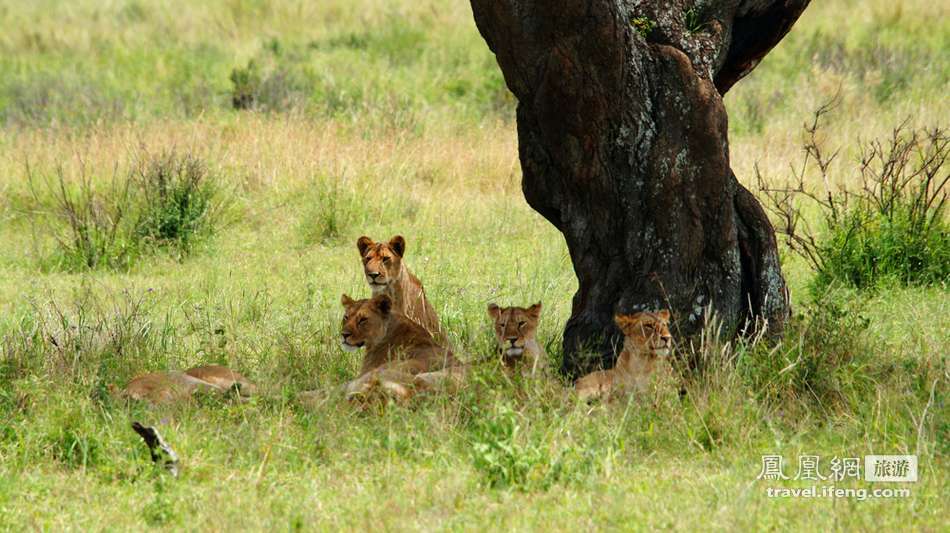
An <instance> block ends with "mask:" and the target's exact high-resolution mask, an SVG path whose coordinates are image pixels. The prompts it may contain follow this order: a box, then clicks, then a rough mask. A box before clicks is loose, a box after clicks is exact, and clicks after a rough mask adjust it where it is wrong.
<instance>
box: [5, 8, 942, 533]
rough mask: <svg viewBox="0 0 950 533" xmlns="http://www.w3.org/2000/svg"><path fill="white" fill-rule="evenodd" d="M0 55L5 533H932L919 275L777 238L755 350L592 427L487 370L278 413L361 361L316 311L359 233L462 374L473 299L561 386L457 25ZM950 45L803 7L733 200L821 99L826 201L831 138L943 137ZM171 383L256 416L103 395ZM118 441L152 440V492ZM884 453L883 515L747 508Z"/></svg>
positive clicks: (802, 506) (557, 321)
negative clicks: (861, 266) (429, 318)
mask: <svg viewBox="0 0 950 533" xmlns="http://www.w3.org/2000/svg"><path fill="white" fill-rule="evenodd" d="M0 27H2V28H4V30H3V31H2V32H0V338H2V343H3V344H2V350H3V351H2V361H0V526H2V527H3V528H5V529H23V528H43V529H47V528H49V529H65V528H76V529H139V528H143V527H146V526H157V527H164V528H169V529H177V528H189V529H222V530H223V529H232V528H239V529H263V528H271V527H274V528H279V529H284V528H287V529H291V528H294V529H296V528H303V529H337V528H347V529H350V528H366V527H372V528H385V529H400V530H401V529H483V528H484V529H487V528H504V529H509V528H514V529H535V528H537V529H541V528H544V529H579V528H583V529H587V528H592V527H603V528H616V529H647V528H656V527H662V528H677V529H698V528H715V529H727V528H728V529H733V528H743V529H747V528H752V527H756V528H770V529H779V528H782V529H784V528H786V527H796V528H806V527H807V528H809V529H828V528H835V529H865V530H869V529H894V528H902V529H903V528H906V529H918V530H941V529H945V528H946V527H947V526H948V522H947V516H948V512H947V511H948V509H947V494H950V482H948V476H947V473H948V468H950V466H948V464H947V457H948V451H950V448H948V442H950V422H948V419H947V414H948V413H947V406H946V392H947V359H946V353H947V348H948V346H950V339H948V334H947V332H948V331H950V308H948V307H950V305H948V302H950V300H948V298H947V285H946V280H945V279H944V280H943V281H938V282H937V283H933V282H931V283H929V284H917V285H911V286H909V287H907V286H904V285H902V284H888V285H886V286H884V287H877V288H871V289H864V290H857V289H853V288H847V287H838V288H825V289H822V290H821V291H815V290H813V289H812V287H813V286H814V285H813V278H814V273H813V272H812V271H811V270H810V269H809V268H808V265H807V264H806V263H805V262H804V261H802V260H800V259H798V258H797V257H796V256H794V255H793V254H791V253H788V250H787V248H785V247H784V245H783V248H782V253H783V261H784V264H785V272H786V275H787V279H788V282H789V284H790V286H791V289H792V296H793V300H794V304H795V309H796V319H795V322H794V323H793V325H792V326H791V327H790V328H789V330H790V331H789V333H788V334H787V335H786V338H785V340H784V341H783V344H782V345H781V346H780V347H779V348H771V347H768V346H764V345H749V344H740V345H738V346H722V345H714V344H712V343H711V344H710V345H708V346H705V347H700V348H697V349H696V352H697V353H698V354H699V356H700V357H701V358H702V359H703V360H704V361H705V368H706V371H705V372H704V373H702V374H701V375H699V376H692V378H691V379H689V380H688V381H687V382H686V385H685V387H686V395H685V396H684V397H683V398H682V399H681V398H680V397H679V395H678V394H677V391H676V389H677V388H678V386H677V384H672V383H665V384H664V383H661V384H660V385H661V386H659V387H657V391H656V392H655V394H654V396H653V398H650V399H645V400H639V401H638V400H632V401H630V402H619V403H616V404H613V405H609V406H606V407H605V406H599V405H598V406H592V407H588V406H584V405H578V404H577V402H576V401H575V400H574V399H573V398H572V397H571V396H570V395H569V394H566V393H565V392H564V388H563V384H561V383H548V384H545V383H533V382H515V383H512V382H509V381H506V380H505V379H503V378H501V377H499V375H498V372H497V369H493V368H491V367H490V366H489V367H486V369H485V370H484V371H483V372H482V373H481V374H480V375H479V378H478V379H477V380H475V381H474V382H473V383H472V384H470V385H469V386H467V387H465V388H464V389H463V390H462V391H460V392H459V393H458V394H457V395H453V396H435V397H429V398H426V399H422V400H420V401H419V402H416V403H414V404H413V405H411V406H409V407H403V406H398V405H391V406H388V407H386V408H385V409H381V410H380V412H368V413H367V412H359V411H357V410H356V409H354V408H352V407H351V406H349V405H347V404H346V403H345V402H344V401H342V400H341V399H340V398H338V397H336V396H333V395H328V396H327V397H326V398H325V399H324V400H323V401H322V402H321V403H320V404H319V405H317V406H316V407H313V408H309V409H308V408H303V407H301V406H298V405H297V404H296V403H295V402H294V400H293V399H294V396H295V395H296V393H298V392H299V391H302V390H306V389H319V388H324V389H328V390H329V389H331V388H332V387H334V386H336V385H337V384H340V383H342V382H343V381H344V380H346V379H347V378H349V377H351V376H353V375H354V372H355V371H356V370H357V368H358V365H359V357H360V355H358V354H347V353H344V352H343V351H342V350H340V348H339V345H338V344H339V343H338V327H339V319H340V306H339V303H338V302H339V298H340V294H341V293H342V292H346V293H349V294H350V295H352V296H363V295H366V294H368V289H367V287H366V286H365V283H364V281H363V279H362V276H361V271H360V263H359V260H358V256H357V252H356V247H355V241H356V239H357V237H359V236H360V235H362V234H367V235H370V236H372V237H374V238H376V239H383V238H388V237H389V236H391V235H393V234H396V233H400V234H403V235H405V236H406V238H407V241H408V249H407V259H406V260H407V262H408V264H409V265H410V267H411V268H412V270H413V271H414V272H415V273H416V274H417V275H418V276H419V277H420V278H421V279H422V280H423V282H424V283H425V286H426V289H427V292H428V294H429V298H430V299H431V301H432V302H433V304H434V305H435V306H436V309H437V311H438V313H439V314H440V316H441V318H442V320H443V322H444V324H445V326H446V327H447V329H448V331H449V332H450V334H451V337H452V341H453V344H454V345H455V346H456V348H457V349H458V351H459V352H460V353H461V354H462V355H463V357H467V358H475V357H482V356H485V355H488V354H489V353H490V350H491V346H492V338H491V330H490V327H489V322H488V318H487V316H486V313H485V306H486V304H487V303H488V302H490V301H495V302H499V303H502V304H508V303H514V304H527V303H530V302H534V301H538V300H540V301H542V302H544V311H543V315H542V323H541V328H540V332H539V336H540V340H541V341H542V343H543V344H545V345H546V346H547V348H548V352H549V354H550V355H551V356H552V358H554V359H557V358H558V357H560V348H559V346H560V331H561V329H562V327H563V324H564V322H565V320H566V319H567V317H568V315H569V312H570V299H571V296H572V294H573V291H574V289H575V279H574V276H573V272H572V269H571V265H570V261H569V258H568V255H567V251H566V248H565V245H564V243H563V240H562V238H561V237H560V235H559V234H558V233H557V231H556V230H555V229H554V228H553V227H552V226H551V225H550V224H548V223H547V222H546V221H545V220H544V219H542V218H541V217H540V216H539V215H537V214H536V213H534V212H533V211H532V210H531V209H530V208H529V207H528V206H527V205H526V203H525V201H524V199H523V197H522V195H521V192H520V183H519V182H520V175H519V172H520V170H519V164H518V159H517V139H516V135H515V125H514V118H513V101H512V99H511V96H510V95H509V94H508V93H507V92H506V90H505V89H504V86H503V82H502V79H501V75H500V73H499V71H498V69H497V66H496V65H495V62H494V59H493V57H492V56H491V54H490V52H489V51H488V50H487V47H486V46H485V44H484V42H483V41H482V40H481V38H480V37H479V36H478V34H477V31H476V28H475V26H474V23H473V21H472V18H471V11H470V9H469V7H468V5H467V4H466V3H465V2H461V1H454V2H446V1H443V0H411V1H410V0H400V1H397V2H383V1H379V0H366V1H350V0H329V1H322V2H295V1H289V0H285V1H280V2H263V1H255V0H214V1H209V2H184V1H180V0H174V1H170V2H162V3H159V2H144V1H134V0H132V1H119V0H116V1H109V2H95V1H92V0H82V1H78V2H54V1H37V2H13V1H3V2H0ZM948 49H950V12H948V9H947V6H946V4H942V3H940V2H930V1H925V0H907V1H889V0H873V1H868V2H860V1H857V0H854V1H824V2H814V5H812V6H811V7H810V8H809V9H808V10H807V11H806V13H805V15H804V16H803V17H802V18H801V20H800V21H799V23H798V24H797V26H796V27H795V28H794V29H793V31H792V32H791V34H790V35H789V36H788V37H787V38H786V39H785V40H784V41H783V42H782V43H781V44H780V45H779V46H778V47H777V48H776V49H775V50H774V51H773V53H772V54H770V55H769V56H768V57H767V58H766V59H765V61H764V62H763V63H762V64H761V65H760V66H759V67H758V69H757V70H756V71H755V72H754V73H753V74H752V75H751V76H749V77H748V78H747V79H746V80H744V81H742V82H740V83H739V84H738V85H737V86H736V87H735V88H734V89H733V91H731V92H730V93H729V94H728V96H727V97H726V99H725V101H726V105H727V107H728V109H729V113H730V133H731V156H732V161H733V167H734V169H735V170H736V173H737V175H738V176H740V179H743V180H745V182H746V183H747V184H748V185H749V186H750V187H751V186H753V185H754V184H753V183H752V181H753V180H752V177H753V175H754V166H755V165H758V167H759V169H760V170H761V172H762V173H763V174H764V175H766V176H770V177H772V178H774V179H776V180H779V179H784V177H785V176H787V175H788V172H789V165H791V164H799V163H800V161H801V157H802V155H801V144H802V135H801V128H802V123H804V122H805V121H807V120H808V119H809V117H810V116H811V114H812V112H813V111H814V110H815V109H816V108H817V107H818V106H819V105H820V104H822V103H823V102H825V101H827V100H828V99H829V98H830V97H831V96H833V95H834V94H838V95H839V99H840V103H839V105H838V107H837V108H836V110H835V111H834V112H833V113H831V114H830V115H828V116H827V120H826V125H825V127H824V128H823V129H822V132H821V139H822V141H823V142H824V143H826V145H827V146H828V147H829V148H836V147H840V148H841V149H842V153H841V155H840V156H839V157H838V159H836V161H835V163H834V164H833V166H832V167H831V175H832V176H833V177H834V178H835V179H837V180H840V181H841V182H843V183H844V184H845V185H847V183H846V182H847V180H848V179H850V178H849V176H853V172H852V169H853V167H854V166H855V156H856V148H855V147H856V146H858V144H857V143H858V140H859V139H872V138H876V137H883V136H886V135H888V134H889V132H890V131H891V129H892V128H893V127H894V126H896V125H897V124H899V123H901V122H902V121H904V120H905V119H909V121H910V125H911V126H913V127H926V126H943V127H946V126H947V122H948V119H950V100H948V99H947V98H946V90H947V87H948V81H950V60H948V55H947V50H948ZM236 107H237V108H238V109H236ZM188 161H191V166H189V163H188ZM182 162H184V163H182ZM162 168H165V169H166V170H167V169H169V168H170V169H171V170H172V171H175V170H176V169H185V170H183V171H182V173H179V174H176V173H175V172H172V174H171V175H172V176H173V177H174V176H181V175H189V174H188V172H191V173H192V174H190V175H194V176H197V177H196V178H194V182H193V183H192V188H191V189H188V188H187V187H188V186H187V185H185V186H183V187H185V188H184V189H181V190H184V191H185V193H186V194H185V196H188V195H192V194H193V195H195V197H197V198H199V199H200V200H201V201H200V202H197V203H196V202H195V201H193V200H188V201H190V202H191V203H189V204H188V205H189V206H190V207H188V209H192V208H194V209H193V210H194V213H193V214H189V213H190V212H189V211H188V209H178V210H176V209H177V208H171V211H168V209H166V208H168V205H169V204H167V203H162V202H163V201H164V200H161V199H165V198H167V197H175V196H174V194H169V195H164V193H162V194H160V195H159V196H160V200H158V201H156V200H155V197H156V196H155V195H156V194H158V193H156V192H155V191H156V190H159V189H161V187H160V186H158V185H155V184H156V183H158V182H161V180H162V179H163V178H161V177H156V176H159V175H164V174H162V173H161V171H160V169H162ZM155 169H159V170H155ZM188 169H190V170H188ZM806 175H807V176H808V179H810V180H812V181H817V180H818V178H817V174H815V173H814V171H812V170H809V171H808V172H807V174H806ZM130 176H131V178H130ZM186 182H187V180H184V181H182V180H179V181H177V182H175V181H174V180H173V183H178V184H181V183H186ZM61 184H62V186H63V189H60V185H61ZM130 184H131V185H130ZM156 187H158V189H156ZM176 190H177V189H176ZM63 191H65V196H64V193H63ZM175 198H178V197H175ZM189 198H191V197H190V196H189ZM179 199H180V198H179ZM64 200H65V201H64ZM84 202H85V203H84ZM156 202H157V203H156ZM173 203H174V202H173ZM186 203H187V202H186ZM175 205H178V206H179V207H180V205H183V204H180V203H179V204H175ZM195 205H197V207H195ZM70 206H72V208H70ZM77 206H79V207H77ZM83 206H85V207H83ZM156 206H157V207H156ZM120 214H121V217H120V216H119V215H120ZM70 215H72V216H73V217H74V218H73V219H72V220H73V222H74V223H75V225H74V228H75V229H74V230H70V218H69V217H70ZM84 228H85V229H84ZM89 228H92V230H90V229H89ZM97 228H98V229H97ZM84 231H85V232H86V233H83V232H84ZM89 231H92V233H94V235H93V237H89ZM71 232H72V233H71ZM76 236H78V237H79V238H78V240H77V238H75V237H76ZM84 239H85V240H84ZM93 241H95V242H94V243H93V245H88V243H90V242H93ZM77 242H80V243H82V242H85V243H87V245H80V246H78V247H77V246H76V244H75V243H77ZM84 246H85V247H84ZM818 292H820V294H816V293H818ZM816 300H819V303H818V304H816V303H815V301H816ZM683 351H684V352H686V351H688V349H686V348H684V350H683ZM198 363H224V364H228V365H231V366H233V367H235V368H237V369H239V370H241V371H242V372H244V373H245V374H246V375H248V376H249V377H250V378H251V379H252V380H254V381H256V382H257V383H259V384H260V385H261V387H262V389H263V391H262V394H261V395H260V396H259V397H258V398H256V399H255V400H253V401H251V402H248V403H231V402H227V401H224V400H217V399H214V398H201V399H198V400H197V401H196V402H193V403H190V404H187V405H181V406H176V407H168V408H149V407H145V406H141V405H132V406H126V405H124V404H120V403H117V402H115V401H113V400H111V399H110V398H109V396H108V395H107V394H106V393H105V391H106V389H107V386H108V385H109V384H123V383H125V381H127V380H128V379H129V378H130V377H132V376H133V375H135V374H137V373H140V372H143V371H149V370H161V369H180V368H185V367H188V366H189V365H193V364H198ZM131 420H141V421H143V422H150V423H156V424H158V425H159V427H160V429H161V430H162V431H163V433H164V435H165V436H166V437H167V439H168V440H169V441H170V443H171V444H172V446H173V447H174V448H175V449H176V451H177V452H178V453H179V454H180V455H181V457H182V460H183V471H182V475H181V477H180V478H179V479H177V480H172V479H170V478H168V477H167V476H165V475H163V474H162V473H161V472H159V471H157V469H155V468H153V467H152V465H151V464H150V462H149V460H148V455H147V451H146V449H145V447H144V445H143V444H142V442H141V440H140V439H139V437H138V436H136V435H135V434H134V433H133V432H132V431H131V430H130V429H129V423H130V421H131ZM905 453H917V454H919V456H920V458H919V461H920V474H919V477H920V481H919V482H918V483H914V484H911V485H910V487H909V488H910V489H911V496H910V497H908V498H892V499H883V498H881V499H867V500H865V501H859V500H858V499H856V498H842V499H837V500H832V499H811V500H809V499H770V498H767V497H766V495H765V490H766V487H769V486H776V487H789V488H791V487H801V486H809V485H811V484H812V483H811V482H800V481H774V482H767V481H761V480H756V476H757V475H758V474H759V471H760V467H761V460H760V457H761V456H762V455H765V454H781V455H783V456H784V457H785V461H786V463H788V464H786V467H785V470H786V472H785V473H786V474H788V475H790V476H793V475H794V474H795V470H796V466H797V465H796V460H797V457H798V456H799V455H819V456H821V458H822V459H821V461H822V462H821V467H822V469H823V470H824V471H825V473H826V474H827V468H828V466H829V461H830V460H831V458H832V457H833V456H837V457H861V456H863V455H865V454H905ZM821 484H824V482H823V483H821ZM839 486H841V487H851V488H881V487H882V486H883V485H880V484H876V485H875V484H868V483H865V482H863V481H861V482H855V481H845V482H841V483H839ZM889 488H893V485H891V486H889Z"/></svg>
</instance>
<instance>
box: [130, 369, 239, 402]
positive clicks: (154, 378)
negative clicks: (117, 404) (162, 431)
mask: <svg viewBox="0 0 950 533" xmlns="http://www.w3.org/2000/svg"><path fill="white" fill-rule="evenodd" d="M112 389H113V391H112V392H113V394H114V395H115V396H116V397H118V398H122V399H129V400H142V401H147V402H150V403H154V404H166V403H171V402H176V401H180V400H185V399H188V398H190V397H191V396H192V395H193V394H195V393H197V392H212V393H220V394H224V393H227V392H229V391H232V390H233V391H236V392H237V393H238V394H240V395H241V396H244V397H247V396H250V395H252V394H253V393H254V391H255V386H254V385H253V384H252V383H251V382H250V381H248V380H247V378H245V377H244V376H242V375H241V374H239V373H237V372H235V371H233V370H231V369H230V368H227V367H223V366H219V365H208V366H198V367H194V368H190V369H188V370H186V371H184V372H149V373H147V374H142V375H141V376H137V377H135V378H134V379H132V381H130V382H129V384H128V385H126V386H125V388H123V389H117V388H115V387H114V386H113V387H112Z"/></svg>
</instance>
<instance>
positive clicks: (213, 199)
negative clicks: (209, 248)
mask: <svg viewBox="0 0 950 533" xmlns="http://www.w3.org/2000/svg"><path fill="white" fill-rule="evenodd" d="M134 176H135V183H136V185H137V189H138V193H139V194H140V196H141V198H140V201H141V205H140V207H139V213H138V217H137V220H136V223H135V235H136V237H137V238H138V239H141V240H144V241H146V242H149V243H155V244H158V245H161V246H169V247H173V248H176V249H178V250H179V251H181V252H183V253H187V252H188V251H189V250H190V248H191V245H192V243H193V242H194V241H195V240H196V239H197V238H199V237H200V236H202V235H204V234H207V233H210V232H211V231H212V230H213V228H214V221H215V219H214V216H215V214H216V212H215V207H216V203H217V191H216V189H215V186H214V184H213V183H212V182H211V180H210V179H209V176H208V170H207V167H206V166H205V165H204V163H203V162H202V161H201V160H200V159H198V158H196V157H195V156H193V155H190V154H186V155H183V156H179V155H177V154H175V153H174V152H168V153H165V154H162V155H160V156H158V157H154V158H151V159H149V160H147V161H145V162H144V163H143V164H142V166H141V167H140V168H139V169H137V170H136V171H135V174H134Z"/></svg>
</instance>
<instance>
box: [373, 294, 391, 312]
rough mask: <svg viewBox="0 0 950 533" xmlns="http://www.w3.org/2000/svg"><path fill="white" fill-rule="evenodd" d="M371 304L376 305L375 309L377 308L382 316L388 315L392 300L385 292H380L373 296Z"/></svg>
mask: <svg viewBox="0 0 950 533" xmlns="http://www.w3.org/2000/svg"><path fill="white" fill-rule="evenodd" d="M373 304H374V305H375V306H376V309H379V314H381V315H383V316H387V315H389V312H390V311H391V310H392V308H393V301H392V300H390V299H389V296H386V295H385V294H380V295H377V296H374V297H373Z"/></svg>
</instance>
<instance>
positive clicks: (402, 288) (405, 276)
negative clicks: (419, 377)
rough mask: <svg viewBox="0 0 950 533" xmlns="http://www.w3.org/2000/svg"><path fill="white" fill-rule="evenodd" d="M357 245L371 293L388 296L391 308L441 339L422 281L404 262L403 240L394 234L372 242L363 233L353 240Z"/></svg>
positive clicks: (404, 246)
mask: <svg viewBox="0 0 950 533" xmlns="http://www.w3.org/2000/svg"><path fill="white" fill-rule="evenodd" d="M356 247H357V248H358V249H359V251H360V257H361V258H362V260H363V274H364V275H365V276H366V282H367V283H369V287H370V289H371V290H372V291H373V296H379V295H381V294H385V295H386V296H389V299H390V300H391V301H392V308H393V310H394V311H396V312H397V313H399V314H402V315H405V316H406V317H407V318H409V319H410V320H412V321H413V322H415V323H417V324H419V325H420V326H422V327H423V328H425V329H426V331H428V332H429V333H431V334H432V335H434V336H435V337H438V338H443V337H444V334H443V332H442V327H441V326H440V324H439V317H438V316H437V315H436V313H435V309H434V308H433V307H432V304H430V303H429V300H428V299H426V291H425V289H424V288H423V287H422V282H420V281H419V278H417V277H416V276H414V275H413V274H412V272H410V271H409V268H408V267H407V266H406V264H405V263H404V262H403V256H404V254H405V253H406V240H405V239H404V238H403V237H402V236H401V235H396V236H395V237H393V238H392V239H389V242H373V240H372V239H370V238H369V237H366V236H363V237H360V238H359V240H357V241H356Z"/></svg>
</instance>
